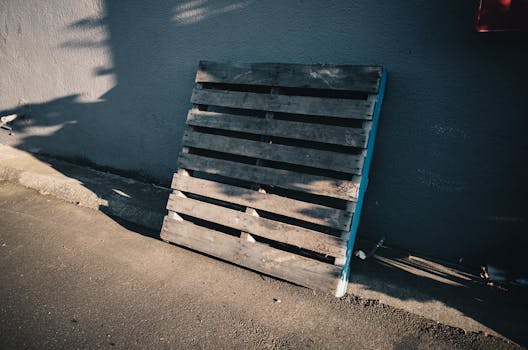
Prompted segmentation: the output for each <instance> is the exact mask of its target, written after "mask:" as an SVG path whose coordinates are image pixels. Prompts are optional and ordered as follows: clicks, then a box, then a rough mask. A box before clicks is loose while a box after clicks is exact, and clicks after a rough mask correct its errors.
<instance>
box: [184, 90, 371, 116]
mask: <svg viewBox="0 0 528 350" xmlns="http://www.w3.org/2000/svg"><path fill="white" fill-rule="evenodd" d="M191 102H192V103H194V104H203V105H214V106H220V107H231V108H242V109H256V110H262V111H270V112H283V113H295V114H304V115H317V116H328V117H337V118H352V119H365V120H370V119H372V112H373V110H374V103H372V102H370V101H364V100H348V99H342V98H321V97H306V96H286V95H271V94H258V93H253V92H240V91H225V90H209V89H196V88H195V89H194V90H193V94H192V96H191Z"/></svg>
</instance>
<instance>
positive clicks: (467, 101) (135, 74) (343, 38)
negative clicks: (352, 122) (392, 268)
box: [0, 0, 528, 265]
mask: <svg viewBox="0 0 528 350" xmlns="http://www.w3.org/2000/svg"><path fill="white" fill-rule="evenodd" d="M474 5H475V4H473V2H472V1H458V0H450V1H403V2H401V1H369V0H356V1H337V0H336V1H307V0H291V1H279V0H272V1H256V0H255V1H251V0H214V1H213V0H193V1H171V0H154V1H139V0H138V1H110V0H106V1H105V0H82V1H81V0H79V1H66V0H49V1H46V2H21V1H17V0H4V1H1V2H0V77H1V78H0V111H1V112H0V113H2V114H5V113H9V112H13V111H14V112H21V113H23V114H25V117H24V118H21V120H18V121H17V124H16V129H17V133H16V134H15V135H13V136H10V137H6V136H5V135H3V136H2V142H9V143H11V144H14V145H16V146H17V147H19V148H23V149H28V150H31V151H35V152H43V153H48V154H53V155H59V156H62V157H66V158H77V159H85V160H89V161H92V162H95V163H97V164H99V165H102V166H109V167H112V168H117V169H125V170H131V171H135V172H138V173H141V174H143V175H147V176H151V177H155V178H157V179H159V180H161V181H162V182H165V183H168V181H169V179H170V177H171V173H172V170H173V169H174V168H175V164H176V154H177V153H178V150H179V147H180V143H179V140H180V138H181V136H182V127H183V124H184V119H185V115H186V110H187V109H188V107H189V102H188V101H189V97H190V94H191V89H192V86H193V76H194V72H195V70H196V67H197V62H198V60H200V59H209V60H220V61H229V60H233V61H247V62H258V61H260V62H262V61H276V62H281V61H282V62H299V63H315V62H321V63H336V64H338V63H347V64H382V65H384V66H385V67H386V68H387V69H388V71H389V83H388V90H387V94H386V98H385V101H384V104H383V110H382V117H381V125H380V129H379V139H378V142H377V145H376V152H375V159H374V163H373V169H372V175H371V180H370V187H369V190H368V193H367V202H366V207H365V210H364V212H363V217H362V224H361V227H360V234H361V235H363V236H369V237H371V238H373V239H375V238H378V237H380V236H386V237H387V240H388V242H389V243H392V244H398V245H401V246H404V247H406V248H410V249H413V250H417V251H420V252H423V253H428V254H434V255H439V256H442V257H447V258H458V257H466V258H469V259H471V258H475V259H484V258H485V259H489V260H497V259H499V260H500V259H502V260H501V261H502V262H504V261H506V260H507V261H508V262H509V264H510V265H514V264H515V262H516V261H517V259H519V261H520V255H519V254H520V252H521V250H520V248H516V247H520V246H521V245H524V246H526V243H528V238H527V237H526V233H527V232H528V229H527V226H528V222H527V221H528V215H527V211H526V207H527V206H526V204H525V203H526V199H525V198H527V197H528V190H527V187H526V185H525V183H524V181H525V179H526V178H527V164H526V159H527V151H526V150H527V149H528V142H527V138H526V136H525V134H526V131H527V123H526V116H527V110H528V109H527V99H528V88H527V86H526V84H525V82H526V81H528V74H527V73H526V72H527V71H526V69H524V66H525V64H526V61H527V58H528V40H527V37H526V36H525V35H524V36H522V35H518V34H517V35H516V34H500V35H493V34H478V33H476V32H475V31H474V29H473V18H474ZM522 265H525V264H522Z"/></svg>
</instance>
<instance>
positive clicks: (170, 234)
mask: <svg viewBox="0 0 528 350" xmlns="http://www.w3.org/2000/svg"><path fill="white" fill-rule="evenodd" d="M161 237H162V238H163V239H164V240H167V241H170V242H173V243H176V244H179V245H182V246H185V247H188V248H191V249H194V250H198V251H201V252H203V253H206V254H209V255H212V256H216V257H218V258H221V259H224V260H227V261H230V262H233V263H235V264H238V265H242V266H246V267H248V268H250V269H253V270H256V271H260V272H262V273H266V274H270V275H273V276H276V277H279V278H283V279H285V280H288V281H292V282H294V283H297V284H299V285H302V286H305V287H309V288H314V289H320V290H334V289H335V288H336V286H337V278H338V276H339V273H340V271H341V269H340V268H339V267H337V266H334V265H331V264H325V263H322V262H319V261H317V260H313V259H309V258H305V257H302V256H299V255H296V254H292V253H288V252H284V251H282V250H279V249H275V248H271V247H269V246H266V245H264V244H260V243H251V242H247V241H243V240H240V239H239V238H237V237H233V236H229V235H226V234H224V233H221V232H218V231H214V230H211V229H207V228H204V227H200V226H197V225H194V224H192V223H189V222H186V221H177V220H174V219H172V218H170V217H165V221H164V224H163V230H162V233H161Z"/></svg>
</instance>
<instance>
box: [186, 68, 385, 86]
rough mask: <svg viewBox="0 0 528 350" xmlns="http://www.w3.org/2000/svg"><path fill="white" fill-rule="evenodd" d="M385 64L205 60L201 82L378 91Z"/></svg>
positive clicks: (199, 81)
mask: <svg viewBox="0 0 528 350" xmlns="http://www.w3.org/2000/svg"><path fill="white" fill-rule="evenodd" d="M381 71H382V68H381V67H373V66H370V67H369V66H350V65H329V64H313V65H303V64H284V63H252V64H244V63H235V64H228V63H217V62H209V61H201V62H200V64H199V68H198V72H197V73H196V82H197V83H205V82H208V83H228V84H244V85H264V86H278V87H295V88H315V89H332V90H349V91H364V92H369V93H376V92H377V91H378V87H379V82H380V77H381Z"/></svg>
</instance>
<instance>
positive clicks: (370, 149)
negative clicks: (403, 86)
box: [336, 68, 387, 297]
mask: <svg viewBox="0 0 528 350" xmlns="http://www.w3.org/2000/svg"><path fill="white" fill-rule="evenodd" d="M386 83H387V70H386V69H385V68H383V71H382V75H381V81H380V87H379V91H378V98H377V101H376V106H375V107H374V113H373V116H372V128H371V130H370V136H369V141H368V145H367V154H366V156H365V162H364V163H363V172H362V174H361V183H360V186H359V194H358V200H357V203H356V210H355V213H354V216H353V218H352V225H351V227H350V235H349V239H348V244H347V250H346V256H345V264H344V266H343V269H342V270H341V276H340V278H339V284H338V286H337V290H336V296H337V297H342V296H343V295H345V293H346V289H347V285H348V277H349V274H350V262H351V260H352V252H353V251H354V243H355V241H356V235H357V230H358V227H359V219H360V217H361V207H362V206H363V198H364V196H365V191H366V189H367V185H368V176H369V171H370V162H371V161H372V154H373V153H374V144H375V142H376V131H377V129H378V121H379V116H380V112H381V103H382V101H383V95H384V93H385V84H386Z"/></svg>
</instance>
